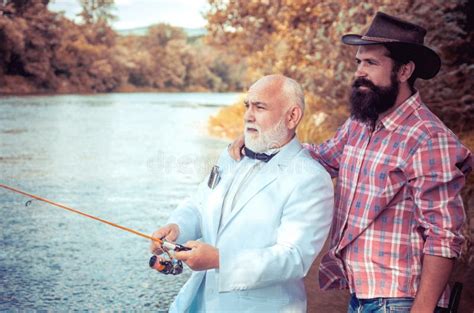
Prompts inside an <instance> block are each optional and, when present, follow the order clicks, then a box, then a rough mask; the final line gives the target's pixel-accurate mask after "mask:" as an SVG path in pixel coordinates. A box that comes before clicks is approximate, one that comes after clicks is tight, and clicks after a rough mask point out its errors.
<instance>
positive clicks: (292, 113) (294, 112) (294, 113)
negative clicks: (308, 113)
mask: <svg viewBox="0 0 474 313" xmlns="http://www.w3.org/2000/svg"><path fill="white" fill-rule="evenodd" d="M302 117H303V111H302V110H301V108H300V107H299V106H298V105H295V106H293V107H291V108H290V109H289V110H288V113H287V121H288V123H287V127H288V128H289V129H295V128H296V126H298V124H299V123H300V121H301V118H302Z"/></svg>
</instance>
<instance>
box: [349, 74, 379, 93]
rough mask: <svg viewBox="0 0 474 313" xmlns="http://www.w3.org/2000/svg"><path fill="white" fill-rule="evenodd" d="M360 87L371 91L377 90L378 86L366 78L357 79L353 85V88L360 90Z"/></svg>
mask: <svg viewBox="0 0 474 313" xmlns="http://www.w3.org/2000/svg"><path fill="white" fill-rule="evenodd" d="M359 87H367V88H370V89H371V90H376V89H377V86H375V84H374V83H373V82H371V81H370V80H368V79H367V78H364V77H359V78H357V79H355V80H354V82H353V83H352V88H359Z"/></svg>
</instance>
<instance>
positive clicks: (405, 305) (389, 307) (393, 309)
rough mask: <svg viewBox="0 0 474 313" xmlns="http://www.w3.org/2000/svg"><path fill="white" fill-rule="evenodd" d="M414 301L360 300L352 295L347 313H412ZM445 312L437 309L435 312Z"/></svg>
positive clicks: (391, 299)
mask: <svg viewBox="0 0 474 313" xmlns="http://www.w3.org/2000/svg"><path fill="white" fill-rule="evenodd" d="M413 301H414V299H413V298H373V299H358V298H357V297H356V295H355V294H352V295H351V300H350V302H349V309H348V310H347V313H410V309H411V306H412V305H413ZM445 310H446V309H443V308H439V307H437V308H436V309H435V311H434V312H435V313H437V312H444V311H445Z"/></svg>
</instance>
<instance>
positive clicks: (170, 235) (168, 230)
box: [150, 224, 179, 255]
mask: <svg viewBox="0 0 474 313" xmlns="http://www.w3.org/2000/svg"><path fill="white" fill-rule="evenodd" d="M151 236H152V237H153V238H158V239H164V240H166V241H170V242H175V241H176V239H177V238H178V236H179V226H178V225H177V224H168V225H165V226H163V227H161V228H160V229H158V230H157V231H155V232H154V233H153V235H151ZM150 251H151V253H153V254H156V255H159V254H162V253H163V250H161V246H160V245H159V244H158V242H156V241H152V242H151V245H150Z"/></svg>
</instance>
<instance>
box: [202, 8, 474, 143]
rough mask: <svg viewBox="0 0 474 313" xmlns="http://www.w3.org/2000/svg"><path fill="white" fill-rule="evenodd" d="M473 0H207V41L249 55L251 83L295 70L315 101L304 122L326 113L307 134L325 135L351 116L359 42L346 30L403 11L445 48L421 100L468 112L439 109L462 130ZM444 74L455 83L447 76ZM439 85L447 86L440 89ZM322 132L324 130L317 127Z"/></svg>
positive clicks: (467, 106) (466, 126) (468, 87)
mask: <svg viewBox="0 0 474 313" xmlns="http://www.w3.org/2000/svg"><path fill="white" fill-rule="evenodd" d="M470 3H471V5H469V3H468V2H467V1H459V0H448V1H437V2H432V1H426V0H413V1H408V2H394V1H387V0H371V1H367V2H361V1H353V0H338V1H336V0H333V1H318V0H266V1H257V0H250V1H243V0H235V1H226V0H210V1H209V4H210V9H209V11H208V13H207V18H208V22H209V23H208V30H209V38H210V41H211V42H212V43H213V44H215V45H217V46H223V45H225V46H227V47H229V48H230V49H231V50H233V51H238V52H239V53H240V54H241V55H242V57H246V58H247V59H248V62H249V67H248V68H249V71H248V73H247V84H249V83H250V82H252V81H255V80H256V79H257V78H259V77H260V76H262V75H264V74H269V73H275V72H276V73H282V74H285V75H288V76H290V77H293V78H295V79H296V80H298V81H299V82H300V83H301V84H302V85H303V87H304V88H305V90H306V92H307V94H308V100H309V103H310V105H309V106H308V109H309V110H308V111H309V113H310V114H308V117H307V122H308V123H310V122H311V121H310V119H308V118H310V117H311V115H312V114H313V113H314V114H316V113H318V112H320V111H324V112H326V113H328V114H326V125H324V124H322V125H321V129H318V128H316V127H310V126H306V128H307V129H306V131H307V132H306V134H308V133H309V132H313V134H309V136H307V137H306V138H308V139H309V138H312V139H313V140H317V141H320V140H322V139H324V136H328V135H330V134H331V133H332V132H328V131H324V130H327V129H331V130H334V129H335V127H337V126H338V125H340V123H341V121H342V120H343V119H344V118H345V117H346V116H347V110H346V109H345V108H346V103H347V92H348V90H349V88H348V86H349V84H350V82H351V80H352V75H353V71H354V68H355V66H354V61H353V59H354V54H355V50H354V48H352V47H348V46H344V45H343V44H342V43H341V41H340V38H341V36H342V35H344V34H346V33H361V32H362V31H363V28H364V27H366V26H367V25H368V23H369V22H370V21H371V19H372V17H373V15H374V14H375V13H376V11H384V12H386V13H389V14H393V15H397V16H401V17H403V18H405V19H408V20H411V21H413V22H416V23H419V24H421V25H423V26H424V27H425V28H427V29H428V37H427V38H426V42H427V44H428V45H429V46H431V47H434V49H435V50H437V51H438V52H439V53H440V54H441V57H442V59H443V60H444V64H443V67H442V70H441V73H440V74H439V75H438V76H437V78H436V79H434V80H431V81H428V82H420V83H419V85H420V87H422V88H423V90H424V91H425V92H424V93H423V95H424V100H425V101H426V102H427V103H430V104H431V105H432V107H433V108H434V109H435V111H437V110H438V108H440V109H442V108H444V109H442V110H441V111H443V110H444V111H446V108H450V109H452V111H451V112H452V114H451V116H452V115H458V114H459V113H460V112H466V113H468V114H467V115H466V119H462V121H461V123H459V122H460V121H459V119H454V118H451V117H448V115H447V114H442V116H443V117H444V121H445V122H446V123H447V124H448V125H449V126H451V127H454V128H455V129H460V128H462V129H464V130H468V129H469V128H470V127H474V125H473V123H468V120H469V119H471V120H472V118H473V117H474V112H473V111H472V110H474V107H473V105H471V103H472V102H473V100H472V90H473V88H474V85H473V84H474V81H473V80H472V79H470V80H469V79H468V77H472V75H473V73H472V70H473V69H472V61H473V58H472V51H473V49H472V48H470V49H469V48H467V47H468V46H470V47H472V44H473V43H472V26H468V25H469V23H468V19H469V14H468V13H466V12H469V10H468V9H469V8H471V11H472V0H470ZM471 21H472V13H471ZM470 25H472V22H471V23H470ZM469 27H471V29H469ZM447 77H449V79H450V80H449V81H450V82H453V84H451V83H450V84H447V83H446V78H447ZM439 90H443V91H445V92H436V91H439ZM469 90H471V92H469ZM454 102H456V104H454ZM454 107H457V109H454ZM467 111H468V112H467ZM454 112H456V113H454ZM320 130H321V131H323V132H321V131H320ZM321 133H323V134H324V135H323V136H320V135H318V134H321Z"/></svg>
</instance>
